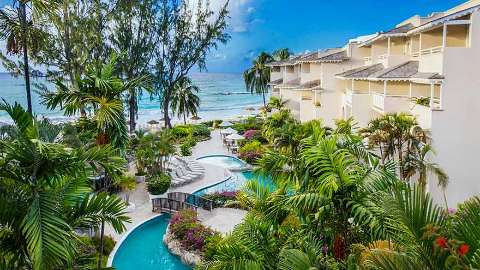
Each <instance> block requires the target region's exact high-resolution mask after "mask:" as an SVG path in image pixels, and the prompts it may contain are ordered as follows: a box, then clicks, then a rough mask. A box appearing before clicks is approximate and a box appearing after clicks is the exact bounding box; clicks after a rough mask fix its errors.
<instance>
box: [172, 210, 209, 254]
mask: <svg viewBox="0 0 480 270" xmlns="http://www.w3.org/2000/svg"><path fill="white" fill-rule="evenodd" d="M169 228H170V232H171V233H172V234H173V235H174V236H175V238H176V239H177V240H179V241H180V243H181V244H182V246H183V247H184V248H185V249H187V250H197V251H204V247H205V246H206V244H207V242H208V240H209V239H212V242H213V239H216V238H217V239H218V237H215V236H216V235H218V233H216V232H215V231H213V230H212V229H210V228H207V227H205V226H204V225H202V224H201V223H200V222H199V221H198V219H197V213H196V212H195V211H193V210H183V211H180V212H178V213H175V214H174V215H173V216H172V218H171V219H170V227H169ZM211 248H212V247H210V249H211Z"/></svg>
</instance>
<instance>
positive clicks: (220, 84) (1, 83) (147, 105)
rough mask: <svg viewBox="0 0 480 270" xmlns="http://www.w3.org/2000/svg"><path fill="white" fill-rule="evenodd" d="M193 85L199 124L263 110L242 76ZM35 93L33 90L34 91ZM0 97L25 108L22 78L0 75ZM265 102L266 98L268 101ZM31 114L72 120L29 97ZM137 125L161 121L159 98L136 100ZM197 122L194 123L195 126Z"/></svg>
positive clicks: (0, 118) (210, 76) (204, 77)
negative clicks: (194, 86) (195, 86)
mask: <svg viewBox="0 0 480 270" xmlns="http://www.w3.org/2000/svg"><path fill="white" fill-rule="evenodd" d="M191 78H192V81H193V83H194V84H195V85H197V86H198V87H199V89H200V91H199V93H198V96H199V97H200V100H201V103H200V108H199V112H198V116H199V117H200V118H201V119H200V120H198V121H200V122H201V121H207V120H214V119H236V118H238V117H239V116H242V115H250V114H252V113H256V112H258V111H247V110H246V108H249V107H253V108H255V109H258V108H259V107H261V106H263V99H262V96H261V95H256V94H254V95H252V94H250V93H249V92H247V91H246V90H245V84H244V82H243V78H242V74H241V73H194V74H191ZM33 82H34V83H44V84H45V85H47V87H48V88H49V89H55V86H54V85H53V84H51V83H48V82H46V81H45V80H44V79H36V80H33ZM33 89H35V87H33ZM0 96H1V98H3V99H5V100H6V101H7V102H9V103H14V102H19V103H20V104H21V105H22V106H25V105H26V95H25V84H24V81H23V78H22V77H18V78H14V77H12V76H11V75H10V74H8V73H0ZM267 98H268V97H267ZM32 102H33V111H34V113H35V114H36V115H37V117H39V118H42V117H46V118H48V119H51V120H52V121H54V122H64V121H68V120H70V119H71V117H65V116H64V115H63V113H62V112H61V111H60V110H54V111H52V110H49V109H47V108H46V107H45V106H44V105H42V104H41V100H40V98H39V95H38V94H37V93H36V92H34V93H32ZM138 108H139V112H138V124H139V126H143V125H145V124H146V123H147V122H148V121H150V120H157V121H159V120H160V119H162V118H163V112H162V110H161V109H160V103H159V101H158V98H156V97H151V96H150V95H149V94H148V93H146V92H144V93H142V95H141V96H140V99H139V105H138ZM198 121H197V122H198ZM0 122H7V123H9V122H10V119H9V117H8V116H7V115H6V113H5V112H0ZM172 122H174V123H181V122H183V118H178V117H176V116H174V117H172Z"/></svg>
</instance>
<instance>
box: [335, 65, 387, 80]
mask: <svg viewBox="0 0 480 270" xmlns="http://www.w3.org/2000/svg"><path fill="white" fill-rule="evenodd" d="M382 69H383V65H382V64H374V65H370V66H364V67H359V68H354V69H350V70H347V71H344V72H342V73H339V74H336V75H335V76H337V77H341V78H346V79H355V78H367V77H369V76H370V75H371V74H373V73H375V72H377V71H379V70H382Z"/></svg>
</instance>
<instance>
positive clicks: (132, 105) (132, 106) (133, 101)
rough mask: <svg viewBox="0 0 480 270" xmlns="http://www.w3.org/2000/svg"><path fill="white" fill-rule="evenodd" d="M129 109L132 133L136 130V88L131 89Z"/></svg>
mask: <svg viewBox="0 0 480 270" xmlns="http://www.w3.org/2000/svg"><path fill="white" fill-rule="evenodd" d="M128 106H129V107H128V111H129V117H130V119H129V123H130V133H133V132H135V126H136V123H135V117H136V106H137V100H136V96H135V90H131V91H130V98H129V100H128Z"/></svg>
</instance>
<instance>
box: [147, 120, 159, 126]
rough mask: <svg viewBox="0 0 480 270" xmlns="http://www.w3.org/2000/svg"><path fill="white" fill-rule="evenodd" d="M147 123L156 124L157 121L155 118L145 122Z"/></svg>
mask: <svg viewBox="0 0 480 270" xmlns="http://www.w3.org/2000/svg"><path fill="white" fill-rule="evenodd" d="M147 124H149V125H158V121H156V120H150V121H148V122H147Z"/></svg>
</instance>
